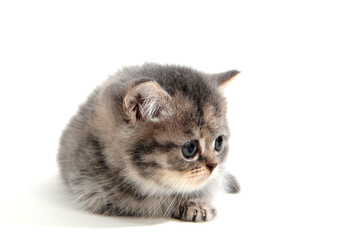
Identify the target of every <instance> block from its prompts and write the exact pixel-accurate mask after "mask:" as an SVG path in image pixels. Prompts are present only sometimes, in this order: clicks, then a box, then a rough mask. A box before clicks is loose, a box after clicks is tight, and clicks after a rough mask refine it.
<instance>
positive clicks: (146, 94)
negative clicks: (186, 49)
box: [58, 64, 239, 222]
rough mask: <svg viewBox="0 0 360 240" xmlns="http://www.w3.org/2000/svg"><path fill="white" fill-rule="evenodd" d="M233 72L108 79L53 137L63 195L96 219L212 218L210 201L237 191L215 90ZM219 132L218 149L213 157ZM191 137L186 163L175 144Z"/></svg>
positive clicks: (136, 72)
mask: <svg viewBox="0 0 360 240" xmlns="http://www.w3.org/2000/svg"><path fill="white" fill-rule="evenodd" d="M238 73H239V72H238V71H236V70H233V71H228V72H225V73H220V74H206V73H203V72H199V71H196V70H194V69H192V68H188V67H181V66H175V65H157V64H144V65H142V66H135V67H127V68H123V69H122V70H121V71H119V72H117V73H116V74H114V75H113V76H111V77H110V78H109V79H108V80H107V81H105V82H104V84H102V85H101V86H100V87H98V88H97V89H95V91H94V92H93V93H92V94H91V95H90V96H89V97H88V99H87V101H86V102H85V103H84V104H83V105H81V107H80V109H79V111H78V113H77V114H76V115H75V116H74V117H73V118H72V119H71V121H70V123H69V124H68V126H67V128H66V129H65V130H64V132H63V135H62V137H61V141H60V148H59V153H58V164H59V167H60V172H61V176H62V179H63V181H64V182H65V184H66V186H67V187H68V189H69V190H70V192H71V194H72V195H73V196H74V197H75V198H76V200H77V201H78V202H79V203H80V204H81V205H82V206H83V207H84V208H86V209H87V210H89V211H91V212H94V213H98V214H104V215H117V216H141V217H164V218H171V217H172V218H177V219H181V220H184V221H196V222H199V221H209V220H211V219H213V218H214V217H215V216H216V210H215V208H214V207H212V206H211V199H212V196H213V195H214V194H215V193H216V192H217V191H218V190H220V189H222V188H223V189H225V190H226V191H227V192H238V191H239V185H238V183H237V181H236V179H235V178H234V177H233V176H232V175H230V174H229V173H228V172H227V171H226V170H225V169H224V165H223V163H224V162H225V159H226V156H227V153H228V138H229V136H230V132H229V128H228V124H227V120H226V101H225V98H224V96H223V95H222V92H221V91H220V90H219V89H220V88H221V86H222V85H223V84H224V83H225V82H227V81H229V80H230V79H231V78H233V77H234V76H235V75H237V74H238ZM220 135H222V136H224V137H223V138H224V146H223V148H222V151H221V152H215V151H214V141H215V139H216V138H217V137H218V136H220ZM192 139H197V140H199V144H200V147H201V149H200V150H199V153H198V154H197V155H196V157H195V158H194V159H192V160H190V161H189V160H187V159H185V158H184V157H183V155H182V153H181V145H182V144H183V143H185V142H186V141H189V140H192ZM209 162H212V163H215V164H217V167H216V168H215V170H213V171H211V170H209V168H208V165H207V164H208V163H209Z"/></svg>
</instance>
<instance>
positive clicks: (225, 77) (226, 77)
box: [211, 70, 240, 89]
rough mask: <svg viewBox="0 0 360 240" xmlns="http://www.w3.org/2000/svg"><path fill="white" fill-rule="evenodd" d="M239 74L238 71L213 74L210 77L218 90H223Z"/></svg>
mask: <svg viewBox="0 0 360 240" xmlns="http://www.w3.org/2000/svg"><path fill="white" fill-rule="evenodd" d="M239 73H240V71H238V70H230V71H227V72H222V73H215V74H212V75H211V78H212V81H215V82H216V84H217V86H218V88H219V89H224V88H225V86H226V85H227V84H228V83H230V82H231V81H232V80H234V78H236V76H237V75H238V74H239Z"/></svg>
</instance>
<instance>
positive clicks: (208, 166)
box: [206, 162, 218, 173]
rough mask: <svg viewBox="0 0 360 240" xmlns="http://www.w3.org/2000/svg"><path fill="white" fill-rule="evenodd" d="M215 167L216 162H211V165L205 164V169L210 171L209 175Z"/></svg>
mask: <svg viewBox="0 0 360 240" xmlns="http://www.w3.org/2000/svg"><path fill="white" fill-rule="evenodd" d="M217 165H218V164H217V162H211V163H207V164H206V167H207V168H208V169H209V170H210V173H212V171H214V169H215V168H216V167H217Z"/></svg>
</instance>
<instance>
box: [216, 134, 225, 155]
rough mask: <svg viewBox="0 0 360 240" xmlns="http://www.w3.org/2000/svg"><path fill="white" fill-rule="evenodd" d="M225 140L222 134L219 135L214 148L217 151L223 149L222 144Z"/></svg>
mask: <svg viewBox="0 0 360 240" xmlns="http://www.w3.org/2000/svg"><path fill="white" fill-rule="evenodd" d="M223 141H224V139H223V137H222V136H219V137H217V138H216V140H215V144H214V149H215V150H216V151H218V152H219V151H221V149H222V146H223Z"/></svg>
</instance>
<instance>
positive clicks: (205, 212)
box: [173, 199, 216, 222]
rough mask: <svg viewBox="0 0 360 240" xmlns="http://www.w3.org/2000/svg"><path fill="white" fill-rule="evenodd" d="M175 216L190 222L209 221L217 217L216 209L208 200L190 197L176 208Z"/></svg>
mask: <svg viewBox="0 0 360 240" xmlns="http://www.w3.org/2000/svg"><path fill="white" fill-rule="evenodd" d="M173 217H174V218H177V219H180V220H182V221H188V222H207V221H210V220H213V219H214V218H215V217H216V209H215V208H214V207H213V206H211V204H210V203H209V202H207V201H206V200H203V199H190V200H187V201H184V202H183V203H182V204H181V205H180V206H179V208H177V209H176V210H175V213H174V216H173Z"/></svg>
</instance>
